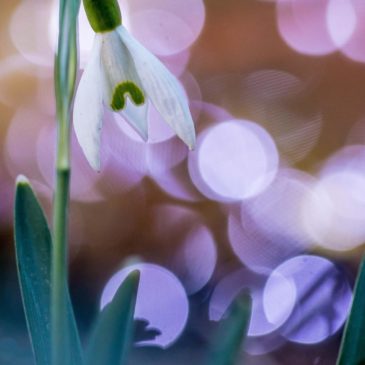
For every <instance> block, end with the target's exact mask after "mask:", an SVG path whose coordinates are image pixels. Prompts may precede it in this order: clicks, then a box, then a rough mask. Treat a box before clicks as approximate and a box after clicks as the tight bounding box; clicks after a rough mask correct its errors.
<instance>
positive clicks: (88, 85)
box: [73, 34, 103, 170]
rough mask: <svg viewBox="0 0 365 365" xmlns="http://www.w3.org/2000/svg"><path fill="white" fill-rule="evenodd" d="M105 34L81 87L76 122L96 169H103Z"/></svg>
mask: <svg viewBox="0 0 365 365" xmlns="http://www.w3.org/2000/svg"><path fill="white" fill-rule="evenodd" d="M100 48H101V37H100V36H99V35H98V34H96V35H95V39H94V45H93V49H92V52H91V56H90V60H89V62H88V64H87V65H86V68H85V71H84V73H83V75H82V77H81V80H80V83H79V86H78V88H77V92H76V97H75V104H74V111H73V123H74V128H75V133H76V137H77V139H78V141H79V143H80V146H81V148H82V150H83V151H84V154H85V156H86V158H87V160H88V161H89V163H90V165H91V167H92V168H93V169H94V170H100V131H101V127H102V116H103V102H102V100H103V99H102V83H101V72H100Z"/></svg>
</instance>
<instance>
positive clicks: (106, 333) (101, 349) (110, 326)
mask: <svg viewBox="0 0 365 365" xmlns="http://www.w3.org/2000/svg"><path fill="white" fill-rule="evenodd" d="M139 277H140V274H139V271H137V270H135V271H132V272H131V273H130V274H129V275H128V277H127V278H126V279H125V280H124V282H123V284H122V285H121V286H120V287H119V289H118V291H117V293H116V294H115V296H114V298H113V300H112V301H111V302H110V303H109V304H108V305H107V306H106V307H105V308H104V309H103V311H102V312H101V313H100V314H99V317H98V318H97V320H96V324H95V328H94V331H93V333H92V335H91V341H90V344H89V348H88V352H87V365H100V364H113V365H122V364H125V362H126V358H127V355H128V351H129V349H130V347H131V345H132V340H133V334H134V320H133V314H134V309H135V305H136V298H137V292H138V284H139Z"/></svg>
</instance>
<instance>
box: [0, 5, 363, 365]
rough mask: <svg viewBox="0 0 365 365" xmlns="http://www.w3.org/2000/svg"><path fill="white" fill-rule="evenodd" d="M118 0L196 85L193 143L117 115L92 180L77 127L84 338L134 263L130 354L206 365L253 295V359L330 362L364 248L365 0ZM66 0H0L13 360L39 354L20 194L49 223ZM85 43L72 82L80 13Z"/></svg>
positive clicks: (75, 206) (75, 244) (0, 276)
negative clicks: (26, 304) (31, 197)
mask: <svg viewBox="0 0 365 365" xmlns="http://www.w3.org/2000/svg"><path fill="white" fill-rule="evenodd" d="M120 4H121V8H122V12H123V23H124V25H125V26H126V27H127V28H128V29H129V30H130V31H131V33H132V34H133V35H134V36H135V37H136V38H137V39H139V40H140V41H141V42H142V43H143V44H144V45H145V46H146V47H147V48H148V49H150V51H152V52H153V53H154V54H156V55H157V56H158V57H159V58H160V59H161V60H162V61H163V62H164V63H165V64H166V65H167V67H168V68H169V69H170V70H171V71H172V72H173V73H174V74H175V75H176V76H177V77H178V78H179V80H180V81H181V83H182V85H183V86H184V87H185V90H186V94H187V95H188V98H189V101H190V107H191V111H192V114H193V118H194V120H195V122H196V129H197V133H198V141H197V147H196V149H195V151H193V152H189V151H188V150H187V148H186V147H185V145H183V143H182V142H181V141H179V140H178V139H177V138H176V137H175V136H174V134H173V132H172V131H171V130H170V129H169V128H168V127H167V125H166V124H165V123H164V122H163V120H161V118H160V116H159V114H158V113H157V112H156V111H155V110H154V109H153V107H150V111H149V133H150V138H149V142H148V143H144V142H142V140H140V138H139V137H138V135H136V134H135V132H134V131H133V130H132V129H131V128H130V127H129V126H128V125H127V124H126V122H125V121H124V120H123V119H122V118H121V117H120V116H119V115H118V114H113V113H110V112H109V111H106V113H105V118H104V127H103V135H102V168H101V172H100V173H95V172H94V171H93V170H92V169H91V168H90V167H89V166H88V164H87V162H86V160H85V158H84V156H83V155H82V153H81V150H80V147H79V146H78V145H77V143H76V141H75V138H74V136H72V138H73V146H72V148H73V166H72V168H73V170H72V184H71V185H72V186H71V212H70V234H69V235H70V253H69V263H70V287H71V295H72V300H73V303H74V305H75V311H76V316H77V320H78V324H79V327H80V330H81V332H82V333H83V334H84V335H85V336H84V337H85V341H86V339H87V337H86V334H87V333H88V331H89V329H90V326H91V325H92V321H93V319H94V316H95V314H96V313H97V312H98V311H99V310H100V308H102V307H103V306H104V305H106V304H107V303H108V302H109V301H110V300H111V298H112V296H113V294H114V292H115V291H116V289H117V288H118V286H119V285H120V283H121V282H122V281H123V278H124V277H125V275H126V273H127V272H128V270H130V269H131V268H133V267H138V268H139V269H140V270H141V273H142V274H141V275H142V276H141V285H140V289H139V293H138V300H137V308H136V315H135V317H136V320H137V331H136V346H135V348H134V350H133V354H132V359H131V364H139V363H141V364H187V363H190V364H192V365H194V364H202V363H203V361H204V358H205V356H206V352H207V348H208V345H209V343H211V342H212V341H213V340H214V331H215V329H216V328H217V324H218V323H219V321H220V320H222V319H223V318H224V315H225V312H226V310H227V308H228V307H229V305H230V303H231V302H232V301H233V299H234V298H235V297H236V296H237V295H238V294H239V293H240V292H241V291H242V290H245V289H248V290H250V292H251V294H252V297H253V313H252V318H251V323H250V327H249V333H248V334H249V337H248V339H247V341H246V343H245V345H244V347H243V348H242V353H241V363H242V364H243V361H245V362H244V363H245V364H247V365H251V364H252V365H253V364H260V365H276V364H294V363H295V364H298V365H301V364H303V365H304V364H305V365H310V364H313V365H322V364H323V365H330V364H335V359H336V356H337V352H338V348H339V343H340V338H341V333H342V330H343V325H344V322H345V320H346V318H347V315H348V311H349V306H350V304H351V298H352V288H353V283H354V279H355V276H356V272H357V269H358V265H359V261H360V258H361V256H362V252H363V246H362V244H363V243H364V241H365V195H364V191H365V189H364V188H365V102H364V101H365V64H364V63H365V46H364V45H365V3H364V2H363V1H362V0H276V1H275V0H266V1H264V0H261V1H260V0H225V1H221V0H206V1H202V0H155V1H148V0H133V1H132V0H121V1H120ZM57 6H58V4H57V2H56V1H45V0H23V1H14V0H2V1H1V12H0V20H1V21H0V44H1V47H0V140H1V144H0V145H1V153H0V242H1V244H0V298H1V301H0V362H1V363H2V364H31V363H32V360H31V350H30V345H29V340H28V337H27V334H26V327H25V322H24V315H23V310H22V304H21V298H20V293H19V287H18V283H17V277H16V267H15V261H14V247H13V236H12V235H13V229H12V205H13V195H14V180H15V178H16V176H17V175H18V174H24V175H26V176H27V177H28V178H29V179H30V180H31V182H32V184H33V186H34V188H35V190H36V191H37V194H38V195H39V198H40V200H41V202H42V205H43V207H44V209H45V211H46V213H47V216H48V217H50V211H51V202H52V188H53V164H54V151H55V102H54V95H53V60H54V50H55V44H56V39H57V22H58V19H57ZM79 42H80V72H79V76H80V75H81V73H82V70H83V68H84V66H85V64H86V62H87V59H88V54H89V51H90V49H91V47H92V42H93V32H92V31H91V29H90V27H89V25H88V23H87V20H86V16H85V13H84V11H83V9H82V8H81V11H80V19H79ZM128 258H129V264H130V265H131V266H129V267H127V268H124V269H123V264H124V263H125V260H126V259H128Z"/></svg>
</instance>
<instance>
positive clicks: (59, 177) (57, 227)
mask: <svg viewBox="0 0 365 365" xmlns="http://www.w3.org/2000/svg"><path fill="white" fill-rule="evenodd" d="M67 119H68V118H65V119H64V120H63V121H61V120H59V124H58V126H59V127H58V141H57V145H58V151H57V166H56V188H55V196H54V205H53V251H52V276H51V278H52V285H51V287H52V293H51V303H52V306H51V319H52V360H53V365H61V364H63V363H64V362H63V359H64V354H63V349H64V348H65V347H66V341H67V338H64V334H65V333H67V332H66V331H65V330H63V327H64V326H65V324H66V323H65V313H66V303H67V302H66V300H67V299H66V295H65V293H66V292H67V291H66V287H65V286H67V266H68V265H67V232H68V229H67V226H68V222H67V219H68V207H69V180H70V164H69V121H68V120H67Z"/></svg>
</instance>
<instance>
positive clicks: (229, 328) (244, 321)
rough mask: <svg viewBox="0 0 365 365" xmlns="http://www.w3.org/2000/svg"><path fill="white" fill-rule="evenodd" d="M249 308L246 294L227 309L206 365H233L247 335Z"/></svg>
mask: <svg viewBox="0 0 365 365" xmlns="http://www.w3.org/2000/svg"><path fill="white" fill-rule="evenodd" d="M251 306H252V302H251V297H250V296H249V295H248V294H247V293H246V292H244V293H242V294H241V295H239V296H238V297H237V298H236V299H235V301H234V302H233V304H232V305H231V306H230V308H229V309H228V311H229V312H228V317H227V318H226V319H224V320H222V321H221V323H220V326H219V328H218V333H217V336H216V337H215V341H214V343H213V346H212V348H211V351H210V354H209V358H208V365H233V364H235V361H236V360H237V359H238V356H239V354H240V352H241V349H242V345H243V341H244V339H245V337H246V335H247V330H248V325H249V323H250V317H251ZM240 364H242V362H240Z"/></svg>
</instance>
